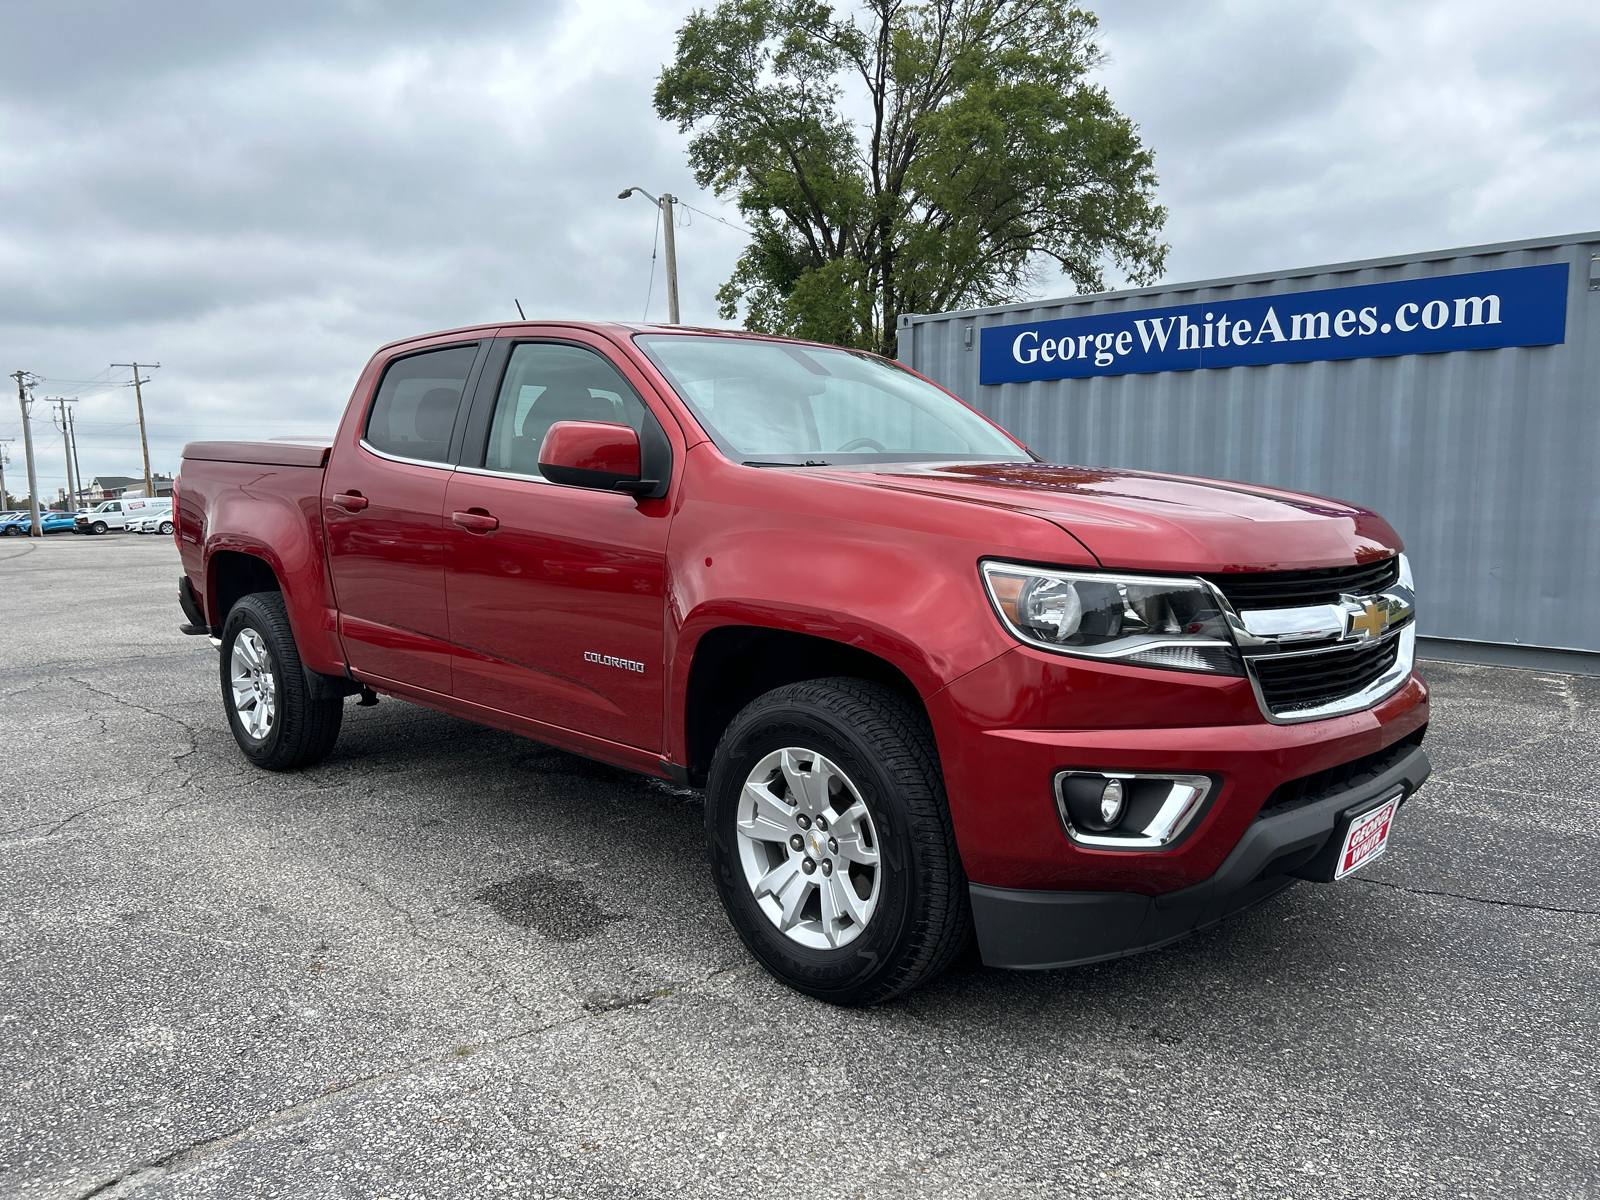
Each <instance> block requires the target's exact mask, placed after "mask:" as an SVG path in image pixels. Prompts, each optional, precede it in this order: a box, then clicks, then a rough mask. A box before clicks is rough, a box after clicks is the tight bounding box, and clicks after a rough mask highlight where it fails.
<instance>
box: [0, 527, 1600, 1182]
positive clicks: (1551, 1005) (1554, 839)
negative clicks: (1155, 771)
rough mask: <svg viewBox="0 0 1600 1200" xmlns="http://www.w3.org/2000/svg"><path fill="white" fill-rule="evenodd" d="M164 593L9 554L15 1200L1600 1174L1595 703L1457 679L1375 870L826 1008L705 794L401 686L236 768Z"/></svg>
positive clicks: (154, 565) (4, 687) (1446, 678)
mask: <svg viewBox="0 0 1600 1200" xmlns="http://www.w3.org/2000/svg"><path fill="white" fill-rule="evenodd" d="M177 574H178V562H177V556H176V552H175V551H174V549H173V547H172V545H171V543H170V542H169V541H167V540H166V539H162V538H156V537H135V536H130V535H123V536H111V537H105V538H94V539H90V538H75V537H69V536H64V535H63V536H57V537H55V538H51V539H47V540H46V541H44V542H43V543H19V542H14V541H7V542H5V543H0V603H3V608H4V612H5V626H4V633H3V639H4V640H3V642H0V647H3V650H0V715H3V719H4V725H3V727H4V729H5V731H6V742H7V744H6V752H5V754H4V756H3V763H0V1195H3V1196H5V1197H84V1196H89V1195H95V1196H99V1197H114V1196H134V1195H137V1196H139V1197H149V1198H151V1200H154V1198H157V1197H172V1196H185V1197H191V1196H192V1197H213V1196H215V1197H235V1196H237V1197H246V1196H248V1197H271V1196H281V1197H346V1196H349V1197H355V1196H360V1197H392V1198H393V1200H401V1198H402V1197H405V1198H409V1197H417V1198H419V1200H420V1198H426V1200H441V1198H445V1197H456V1196H463V1197H465V1196H471V1197H481V1196H495V1195H506V1196H526V1197H535V1196H553V1197H578V1196H603V1197H668V1196H671V1197H678V1196H729V1197H746V1196H751V1195H757V1194H774V1193H779V1192H781V1193H784V1194H797V1195H823V1194H826V1195H830V1196H839V1197H853V1196H863V1197H865V1196H985V1197H989V1196H993V1197H1010V1196H1017V1197H1022V1196H1030V1197H1031V1196H1038V1195H1061V1196H1067V1195H1070V1196H1086V1197H1099V1196H1184V1197H1188V1196H1285V1195H1291V1194H1292V1195H1294V1196H1304V1197H1324V1196H1329V1197H1342V1196H1374V1197H1390V1196H1430V1197H1431V1196H1483V1197H1490V1196H1539V1197H1576V1196H1596V1195H1600V1150H1597V1144H1600V1089H1597V1071H1596V1066H1597V1061H1596V1060H1597V1054H1596V1040H1597V1033H1600V998H1597V996H1600V989H1597V986H1596V985H1597V983H1600V978H1597V972H1596V966H1597V963H1600V871H1597V870H1596V869H1595V863H1596V858H1597V851H1600V709H1597V706H1596V701H1597V699H1600V678H1591V677H1582V676H1565V675H1553V674H1542V673H1537V672H1526V671H1513V670H1505V669H1496V668H1475V667H1461V666H1447V665H1444V664H1433V665H1432V666H1431V667H1430V669H1429V670H1428V672H1427V673H1428V675H1429V677H1430V679H1431V680H1432V681H1433V683H1434V685H1435V688H1436V692H1435V697H1436V704H1437V707H1436V710H1435V712H1436V715H1435V720H1434V727H1433V732H1432V733H1431V735H1430V738H1429V742H1428V747H1429V751H1430V754H1431V756H1432V758H1433V762H1434V765H1435V770H1436V774H1435V776H1434V779H1433V781H1432V782H1431V783H1429V784H1428V786H1427V787H1426V788H1425V789H1424V790H1423V792H1422V793H1421V794H1420V795H1419V796H1418V798H1417V799H1415V800H1414V801H1413V802H1411V803H1410V804H1408V805H1407V807H1406V808H1405V810H1404V812H1403V813H1402V814H1401V817H1400V820H1399V822H1398V824H1397V826H1396V834H1395V837H1396V842H1395V844H1394V846H1393V848H1392V849H1391V851H1390V852H1389V854H1388V855H1387V856H1386V857H1385V858H1384V859H1383V861H1382V862H1381V863H1379V864H1377V865H1376V866H1374V867H1373V868H1372V869H1371V870H1370V871H1369V872H1367V873H1365V874H1364V875H1363V876H1362V877H1359V878H1356V879H1352V880H1350V881H1346V882H1345V883H1342V884H1338V885H1328V886H1318V885H1312V884H1303V885H1301V886H1299V887H1297V888H1294V889H1291V890H1290V891H1289V892H1287V893H1285V894H1284V895H1282V896H1280V897H1277V898H1275V899H1274V900H1272V901H1270V902H1268V903H1267V904H1265V905H1263V906H1262V907H1260V908H1258V909H1256V910H1253V911H1252V912H1250V913H1247V914H1244V915H1242V916H1240V917H1239V918H1236V919H1235V920H1233V921H1232V922H1230V923H1228V924H1226V925H1224V926H1222V927H1221V928H1218V929H1216V930H1213V931H1211V932H1208V933H1205V934H1202V935H1199V936H1196V937H1193V938H1190V939H1189V940H1188V941H1186V942H1181V943H1179V944H1178V945H1176V946H1173V947H1171V948H1169V949H1167V950H1164V951H1160V952H1158V953H1154V954H1147V955H1143V956H1141V957H1138V958H1133V959H1127V960H1123V961H1120V962H1116V963H1111V964H1107V965H1102V966H1098V967H1089V968H1082V969H1078V970H1073V971H1062V972H1053V973H1046V974H1011V973H1005V972H998V971H989V970H985V969H983V968H982V967H981V966H979V965H978V964H977V963H976V962H975V961H972V960H971V959H969V960H967V961H964V962H963V963H962V964H960V965H959V966H958V967H957V969H956V970H954V971H952V972H951V973H950V974H949V975H947V976H946V977H944V978H943V979H941V980H939V981H938V982H936V983H935V984H933V985H931V986H929V987H926V988H924V989H922V990H920V991H918V992H916V993H914V994H913V995H911V996H909V997H906V998H904V999H902V1000H900V1001H898V1002H896V1003H893V1004H890V1005H886V1006H884V1007H881V1008H876V1009H871V1010H866V1011H845V1010H839V1009H834V1008H830V1007H828V1006H826V1005H823V1004H819V1003H816V1002H814V1001H812V1000H809V999H807V998H805V997H803V996H799V995H797V994H795V993H793V992H790V991H788V990H786V989H785V988H783V987H781V986H779V985H778V984H776V983H775V982H774V981H773V980H771V979H770V978H769V977H768V976H767V975H765V974H764V973H763V972H762V971H761V970H760V968H758V967H757V966H755V965H754V963H753V962H752V961H751V959H750V958H749V957H748V955H746V954H745V952H744V950H743V948H742V946H741V945H740V944H739V942H738V940H737V939H736V938H735V936H734V935H733V933H732V931H731V930H730V928H729V926H728V925H727V923H726V922H725V920H724V919H723V916H722V913H721V910H720V908H719V906H718V903H717V900H716V897H715V894H714V892H713V890H712V885H711V881H710V878H709V875H708V872H707V870H706V866H705V861H704V854H703V848H702V833H701V817H700V808H699V804H698V802H697V800H696V798H695V797H694V796H692V795H688V794H683V793H680V792H678V791H676V790H674V789H671V788H669V787H666V786H663V785H661V784H657V783H653V782H650V781H647V780H644V779H641V778H638V777H634V776H630V775H628V774H626V773H623V772H620V771H615V770H612V769H610V768H608V767H604V766H599V765H596V764H593V763H589V762H586V761H584V760H582V759H579V758H575V757H573V756H571V755H568V754H564V753H562V752H560V751H556V750H553V749H549V748H546V747H542V746H540V745H538V744H537V743H534V742H529V741H524V740H519V739H517V738H515V737H512V736H510V735H508V734H504V733H499V732H496V731H493V730H488V729H483V728H479V727H476V726H473V725H470V724H467V723H465V722H462V721H458V720H455V719H453V718H450V717H446V716H443V715H440V714H438V713H434V712H431V711H426V710H423V709H419V708H413V707H410V706H407V705H404V704H400V703H398V702H395V701H392V700H386V701H384V702H383V703H381V704H380V705H378V706H377V707H376V708H356V707H354V706H352V707H350V708H349V709H348V712H347V716H346V721H345V727H344V734H343V736H342V738H341V740H340V743H339V746H338V748H337V749H336V750H335V752H334V754H333V756H332V758H331V759H329V760H328V761H327V762H326V763H324V764H323V765H321V766H319V767H316V768H314V769H312V770H309V771H305V772H302V773H296V774H288V775H269V774H266V773H263V772H260V771H257V770H255V769H253V768H251V767H249V766H248V765H246V764H245V762H244V760H243V759H242V757H241V756H240V755H239V754H238V753H237V751H236V749H235V747H234V745H233V742H232V739H231V737H230V736H229V733H228V728H227V724H226V721H225V720H224V718H223V714H222V710H221V707H220V701H219V699H218V694H217V662H216V655H215V653H214V652H213V651H212V650H211V649H210V648H209V647H208V645H207V644H206V642H205V641H204V639H200V638H188V637H184V636H182V635H181V634H179V633H178V632H177V628H176V627H177V625H178V623H179V621H180V619H181V618H180V616H179V613H178V609H177V607H176V603H175V599H174V585H175V580H176V576H177Z"/></svg>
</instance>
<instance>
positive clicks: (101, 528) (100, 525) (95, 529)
mask: <svg viewBox="0 0 1600 1200" xmlns="http://www.w3.org/2000/svg"><path fill="white" fill-rule="evenodd" d="M105 531H106V523H105V522H104V521H96V522H95V523H94V524H93V525H91V526H89V532H90V533H104V532H105Z"/></svg>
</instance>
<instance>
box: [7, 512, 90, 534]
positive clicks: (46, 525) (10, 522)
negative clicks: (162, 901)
mask: <svg viewBox="0 0 1600 1200" xmlns="http://www.w3.org/2000/svg"><path fill="white" fill-rule="evenodd" d="M32 525H33V518H32V517H30V516H29V515H28V514H27V513H18V514H17V515H16V516H8V517H7V518H6V519H5V523H4V524H0V535H4V536H5V537H26V536H27V535H28V533H29V532H30V530H31V527H32ZM39 525H40V527H41V528H42V529H43V530H44V532H45V533H71V532H72V527H73V514H72V513H58V512H42V513H40V514H39Z"/></svg>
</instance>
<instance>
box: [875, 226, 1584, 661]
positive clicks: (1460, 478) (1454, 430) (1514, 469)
mask: <svg viewBox="0 0 1600 1200" xmlns="http://www.w3.org/2000/svg"><path fill="white" fill-rule="evenodd" d="M1530 268H1539V269H1530ZM900 358H901V360H902V361H904V362H906V363H907V364H908V365H910V366H912V367H914V368H915V369H916V370H918V371H920V372H922V373H923V374H925V375H927V376H929V377H930V378H932V379H934V380H936V381H937V382H939V383H941V384H943V385H944V386H945V387H947V388H949V389H950V390H951V391H953V392H955V393H956V394H957V395H959V396H961V397H962V398H963V399H965V400H967V401H968V402H969V403H971V404H973V405H975V406H976V407H977V408H979V409H980V410H982V411H983V412H985V413H987V414H988V415H989V416H991V417H993V418H994V419H995V420H997V421H999V422H1000V423H1001V424H1002V425H1004V426H1005V427H1006V428H1008V429H1009V430H1011V431H1012V432H1013V433H1014V434H1016V435H1017V436H1019V437H1021V438H1022V439H1023V440H1024V441H1025V442H1026V443H1027V444H1028V445H1030V446H1032V447H1033V448H1034V449H1035V450H1036V451H1037V452H1038V453H1040V454H1042V455H1044V456H1045V457H1046V458H1049V459H1052V460H1054V461H1057V462H1066V463H1081V464H1092V465H1105V466H1120V467H1135V468H1141V469H1146V470H1153V471H1171V472H1178V473H1182V474H1187V475H1203V476H1211V477H1216V478H1221V479H1233V480H1244V481H1249V482H1254V483H1264V484H1271V485H1275V486H1280V487H1287V488H1293V489H1296V490H1300V491H1307V492H1314V493H1318V494H1321V495H1327V496H1335V497H1339V498H1341V499H1346V500H1352V501H1355V502H1357V503H1360V504H1364V505H1367V506H1369V507H1372V508H1375V509H1376V510H1377V511H1379V512H1381V513H1382V514H1383V515H1384V516H1385V517H1387V518H1388V519H1389V521H1390V522H1391V523H1392V524H1393V525H1394V526H1395V528H1396V529H1397V530H1398V531H1399V532H1400V535H1401V536H1402V537H1403V538H1404V539H1405V541H1406V546H1407V551H1408V553H1409V554H1410V555H1411V558H1412V561H1413V565H1414V567H1415V570H1416V576H1417V583H1418V591H1419V593H1420V596H1421V599H1422V604H1423V611H1422V617H1421V619H1422V625H1421V629H1420V632H1421V633H1422V634H1424V635H1426V636H1427V638H1428V640H1427V642H1426V643H1425V644H1426V645H1427V647H1428V650H1429V652H1430V653H1431V655H1432V656H1433V657H1436V658H1441V657H1442V658H1460V659H1463V660H1466V661H1489V662H1508V663H1514V664H1518V665H1544V666H1550V667H1554V668H1556V669H1563V670H1581V671H1600V603H1597V597H1600V233H1585V234H1574V235H1571V236H1568V237H1559V238H1546V239H1537V240H1530V241H1521V242H1506V243H1502V244H1499V245H1492V246H1473V247H1467V248H1463V249H1457V250H1441V251H1437V252H1433V253H1429V254H1416V255H1407V256H1404V257H1397V258H1382V259H1372V260H1370V261H1366V262H1350V263H1337V264H1334V265H1331V266H1322V267H1308V268H1305V269H1302V270H1295V271H1280V272H1274V273H1271V274H1261V275H1243V276H1238V277H1234V278H1229V279H1213V280H1206V281H1202V282H1199V283H1185V284H1173V285H1167V286H1162V287H1155V288H1145V289H1142V290H1139V291H1125V292H1107V293H1101V294H1097V295H1089V296H1071V297H1066V298H1063V299H1060V300H1046V301H1040V302H1039V303H1036V304H1020V305H1007V306H1004V307H1000V308H991V309H982V310H979V311H975V312H962V313H945V314H940V315H937V316H908V317H904V318H902V320H901V328H900Z"/></svg>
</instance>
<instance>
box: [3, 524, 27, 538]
mask: <svg viewBox="0 0 1600 1200" xmlns="http://www.w3.org/2000/svg"><path fill="white" fill-rule="evenodd" d="M21 533H22V530H21V529H19V528H18V527H17V526H15V525H7V526H6V527H5V528H4V529H0V534H4V535H5V536H6V537H17V536H19V535H20V534H21Z"/></svg>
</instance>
